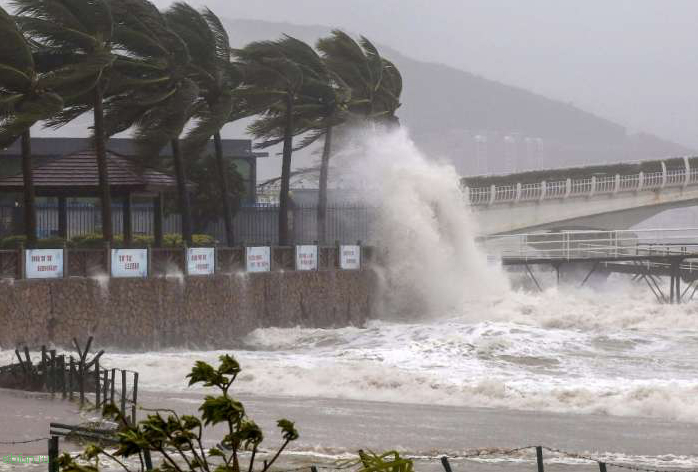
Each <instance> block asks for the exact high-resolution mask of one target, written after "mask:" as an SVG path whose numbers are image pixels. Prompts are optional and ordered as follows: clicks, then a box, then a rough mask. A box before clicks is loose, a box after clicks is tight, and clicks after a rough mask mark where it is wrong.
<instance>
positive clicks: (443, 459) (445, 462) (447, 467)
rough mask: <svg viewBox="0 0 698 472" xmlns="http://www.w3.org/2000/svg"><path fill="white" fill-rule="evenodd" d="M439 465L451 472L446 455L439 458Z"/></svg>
mask: <svg viewBox="0 0 698 472" xmlns="http://www.w3.org/2000/svg"><path fill="white" fill-rule="evenodd" d="M441 465H442V466H443V467H444V470H445V471H446V472H452V470H451V464H449V463H448V457H446V456H443V457H442V458H441Z"/></svg>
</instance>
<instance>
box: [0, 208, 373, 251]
mask: <svg viewBox="0 0 698 472" xmlns="http://www.w3.org/2000/svg"><path fill="white" fill-rule="evenodd" d="M132 212H133V214H132V225H133V233H134V234H135V235H152V234H153V232H154V213H155V211H154V208H153V206H152V205H148V204H134V205H133V206H132ZM21 217H22V208H21V207H15V206H9V205H5V206H2V205H0V238H2V237H5V236H9V235H11V234H13V233H17V232H18V231H17V230H16V227H17V225H16V224H15V222H16V221H19V220H21ZM67 218H68V227H67V230H68V238H72V237H74V236H77V235H82V234H88V233H98V232H99V231H100V228H101V221H102V215H101V212H100V209H99V206H96V205H93V204H90V203H71V204H69V205H68V207H67ZM278 219H279V207H278V205H266V204H259V205H255V206H245V207H242V208H241V209H240V210H239V211H238V212H237V214H236V215H235V218H234V219H233V233H234V237H235V243H237V244H239V243H246V244H271V245H275V244H278V242H279V231H278ZM289 221H290V226H291V235H292V237H293V242H294V243H295V244H311V243H313V242H314V241H318V240H319V237H318V231H317V229H318V228H317V208H316V207H315V206H307V207H305V206H303V207H299V206H295V207H292V209H291V210H290V211H289ZM375 221H376V211H375V209H374V208H370V207H366V206H359V205H334V206H329V207H328V208H327V213H326V219H325V225H326V238H325V242H326V243H334V242H335V241H339V242H340V243H355V242H356V241H362V242H364V243H368V242H370V241H371V228H372V225H373V223H374V222H375ZM112 227H113V228H114V233H115V234H119V233H122V232H123V207H122V206H121V205H114V206H113V207H112ZM37 228H38V229H37V231H38V235H39V237H40V238H48V237H51V236H57V235H58V205H56V204H51V203H48V204H39V205H37ZM163 231H164V232H165V233H180V232H181V218H180V216H179V215H177V214H169V215H166V216H165V219H164V222H163ZM203 232H204V233H206V234H210V235H211V236H213V237H214V238H215V239H216V240H218V241H224V240H225V225H224V223H223V220H222V219H221V220H219V221H217V222H215V223H213V224H210V225H208V227H207V228H206V229H205V231H203Z"/></svg>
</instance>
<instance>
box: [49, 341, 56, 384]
mask: <svg viewBox="0 0 698 472" xmlns="http://www.w3.org/2000/svg"><path fill="white" fill-rule="evenodd" d="M50 352H51V366H50V367H49V369H50V371H49V377H48V378H49V384H50V390H51V395H53V394H55V393H56V350H55V349H51V351H50Z"/></svg>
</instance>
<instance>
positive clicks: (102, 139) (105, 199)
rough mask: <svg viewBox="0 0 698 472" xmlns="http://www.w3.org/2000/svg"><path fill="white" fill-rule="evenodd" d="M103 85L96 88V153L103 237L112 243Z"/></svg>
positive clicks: (112, 232)
mask: <svg viewBox="0 0 698 472" xmlns="http://www.w3.org/2000/svg"><path fill="white" fill-rule="evenodd" d="M102 101H103V97H102V86H101V85H100V84H99V83H97V85H96V86H95V88H94V104H93V105H94V107H93V110H94V112H93V113H94V133H95V154H96V157H97V174H98V176H99V198H100V203H101V205H102V239H103V240H104V241H109V242H110V243H111V242H112V241H113V239H114V231H113V229H112V221H111V192H110V189H109V171H108V169H107V149H106V136H105V135H104V110H103V108H102V105H103V104H102Z"/></svg>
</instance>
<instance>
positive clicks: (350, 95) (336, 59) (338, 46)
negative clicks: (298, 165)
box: [304, 30, 399, 242]
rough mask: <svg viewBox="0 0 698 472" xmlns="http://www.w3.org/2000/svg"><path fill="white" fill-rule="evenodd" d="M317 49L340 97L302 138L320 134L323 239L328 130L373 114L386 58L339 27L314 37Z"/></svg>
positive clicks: (319, 211) (329, 144)
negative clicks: (316, 38) (321, 35)
mask: <svg viewBox="0 0 698 472" xmlns="http://www.w3.org/2000/svg"><path fill="white" fill-rule="evenodd" d="M317 48H318V50H319V51H320V52H321V54H322V59H323V62H324V64H325V66H326V68H327V70H328V71H329V73H330V74H331V79H332V81H333V83H334V84H336V85H335V90H336V91H337V93H338V94H337V95H336V97H342V99H340V100H335V102H334V103H328V107H327V108H326V110H325V113H324V115H320V116H319V123H318V124H317V125H316V128H317V131H316V133H314V134H313V135H310V139H307V140H306V143H309V142H311V141H312V140H315V139H319V138H320V137H322V138H323V140H324V143H323V149H322V157H321V160H320V181H319V191H318V206H317V227H318V239H319V240H320V242H325V240H326V224H325V221H326V215H327V180H328V178H329V165H330V157H331V155H332V130H333V129H334V128H335V127H336V126H338V125H341V124H342V123H344V122H346V121H347V120H348V119H349V117H350V115H352V114H353V115H359V116H361V117H363V118H370V117H372V116H373V115H374V113H375V105H376V101H377V99H381V100H384V96H387V92H386V91H381V86H382V83H383V76H384V70H385V64H386V63H387V62H388V61H386V60H385V59H383V58H381V56H380V54H379V53H378V49H376V47H375V46H373V44H372V43H371V42H370V41H369V40H368V39H366V38H364V37H362V38H361V41H360V43H357V42H356V41H354V39H353V38H352V37H351V36H349V35H348V34H346V33H344V32H343V31H340V30H333V31H332V34H331V36H329V37H327V38H321V39H320V40H318V42H317ZM398 74H399V73H398ZM391 90H392V88H391ZM398 95H399V94H398ZM304 144H305V143H304Z"/></svg>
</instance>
